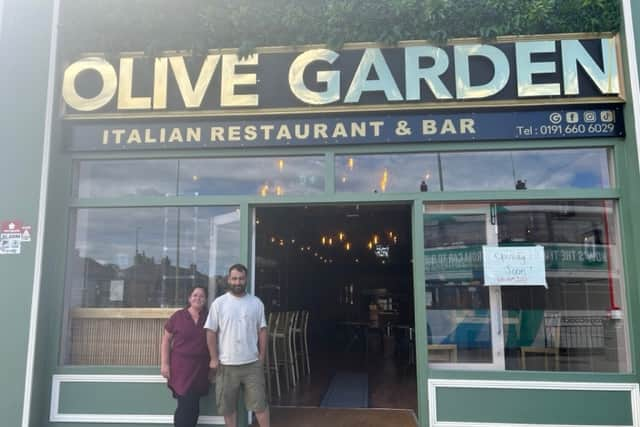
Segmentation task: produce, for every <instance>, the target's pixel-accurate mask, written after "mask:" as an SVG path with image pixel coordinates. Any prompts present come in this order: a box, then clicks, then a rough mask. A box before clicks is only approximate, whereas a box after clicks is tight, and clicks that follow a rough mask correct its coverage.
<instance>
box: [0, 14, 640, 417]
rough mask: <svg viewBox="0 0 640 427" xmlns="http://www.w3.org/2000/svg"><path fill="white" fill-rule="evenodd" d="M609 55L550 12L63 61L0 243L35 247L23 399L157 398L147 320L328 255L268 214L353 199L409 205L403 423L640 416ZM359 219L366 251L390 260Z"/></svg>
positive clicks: (621, 120)
mask: <svg viewBox="0 0 640 427" xmlns="http://www.w3.org/2000/svg"><path fill="white" fill-rule="evenodd" d="M634 7H635V6H634ZM638 13H640V12H638ZM54 22H55V21H54ZM635 28H637V25H636V27H635ZM5 30H6V28H5V29H3V31H5ZM3 41H4V39H3ZM54 43H55V42H54ZM53 45H54V46H55V44H53ZM627 55H628V53H627V50H626V43H625V38H624V37H622V36H616V35H612V34H609V35H607V34H605V35H602V34H598V35H593V34H579V35H576V34H567V35H556V36H539V37H538V36H536V37H530V38H524V37H517V38H509V37H505V38H500V39H498V40H496V41H493V42H483V41H480V40H457V41H452V42H451V43H449V44H448V45H447V46H431V45H429V44H427V43H424V42H408V43H403V44H400V45H399V46H396V47H392V48H389V47H385V48H383V47H380V46H376V45H372V44H367V45H347V46H345V47H344V48H343V49H341V50H339V51H337V50H331V49H328V48H318V47H305V48H298V49H264V50H259V51H258V52H257V54H255V55H253V56H251V57H248V58H246V59H244V60H242V61H241V60H239V59H238V58H237V55H236V54H235V52H211V53H210V54H209V55H208V56H206V57H199V58H195V59H192V58H190V57H188V56H187V55H182V54H180V53H175V54H166V55H163V56H159V57H157V58H144V57H140V56H130V55H129V56H128V55H122V56H120V57H118V58H116V59H113V58H111V57H109V58H105V57H103V56H85V57H80V58H75V59H74V60H72V61H71V62H69V63H63V64H59V68H58V71H57V72H55V73H54V72H53V71H52V72H51V75H50V81H49V84H50V85H51V84H52V83H53V85H54V86H53V87H52V89H50V91H51V95H50V98H49V102H50V105H48V108H49V111H48V112H46V113H45V112H44V111H43V112H42V113H41V115H42V116H43V117H47V116H48V117H49V118H50V121H49V122H48V124H47V126H48V128H47V127H45V134H44V135H43V137H44V138H45V139H47V140H48V141H49V144H50V146H49V147H48V148H47V145H45V146H44V147H45V149H43V150H41V151H42V156H43V157H45V158H46V162H45V164H47V165H48V166H49V167H50V173H48V174H47V175H48V179H47V180H45V181H43V184H41V185H43V186H44V187H43V188H44V189H43V190H42V191H44V194H45V195H46V200H47V202H46V213H45V212H42V213H41V215H40V220H39V221H44V222H41V223H37V221H38V219H36V218H35V217H34V218H32V219H29V217H28V216H25V217H24V218H26V219H22V218H20V217H11V218H7V219H10V220H13V221H12V222H13V224H14V227H15V226H16V224H18V225H17V226H18V227H19V229H20V231H21V233H22V234H24V232H27V233H28V234H29V233H31V232H32V231H35V233H34V235H35V236H38V237H37V238H34V239H33V241H29V240H28V239H27V238H22V237H20V242H19V245H18V246H17V249H16V248H15V247H9V246H7V247H6V248H4V249H3V251H4V252H5V254H4V255H3V256H2V259H1V260H2V262H3V265H4V263H5V262H8V261H7V260H15V259H18V260H21V261H22V260H25V258H26V256H27V255H30V256H31V255H33V257H34V258H35V259H36V262H35V263H34V265H35V266H36V267H34V268H32V269H31V272H32V274H33V275H34V276H35V277H36V279H34V280H37V281H38V285H37V291H38V292H37V298H34V303H35V304H36V305H35V307H37V310H35V312H34V313H35V316H36V317H37V321H36V320H34V319H33V317H34V314H32V315H31V316H30V318H31V324H32V327H31V328H30V330H29V332H28V333H27V332H26V331H25V332H24V334H19V335H20V336H25V337H27V339H26V340H25V342H26V343H27V344H28V345H27V348H29V349H30V350H27V351H25V353H24V354H25V355H26V358H25V359H26V360H27V368H26V372H27V375H25V377H26V378H27V381H25V384H26V386H25V393H24V401H25V408H28V409H27V411H26V412H27V413H29V412H30V417H31V421H30V422H29V423H27V424H23V425H62V426H64V425H87V426H89V425H101V424H105V423H118V424H122V425H151V424H163V423H164V424H169V423H170V415H169V414H170V412H171V408H172V405H173V404H172V402H171V399H170V397H169V395H168V393H167V392H166V389H165V387H164V384H163V380H162V378H161V377H160V376H159V375H158V372H157V366H156V365H157V360H156V359H157V358H158V354H157V351H156V350H157V346H158V342H156V341H154V340H155V339H156V335H154V331H157V330H158V329H159V328H160V327H161V325H162V324H163V321H164V319H166V317H167V316H168V314H169V313H171V312H172V311H173V310H175V308H176V307H179V306H181V304H182V302H183V301H184V298H185V292H186V290H187V289H188V288H189V287H190V286H191V285H193V284H204V285H206V286H208V288H209V290H210V293H211V294H212V295H213V294H219V292H220V291H221V289H222V288H223V283H224V274H225V272H226V267H227V266H228V265H230V264H231V263H233V262H236V261H240V262H242V263H244V264H246V265H248V266H250V271H251V272H252V283H251V287H252V291H254V292H256V293H258V294H259V292H261V289H263V291H262V292H266V290H265V289H267V286H266V284H267V283H262V282H261V279H260V276H259V272H258V270H260V266H261V265H262V266H264V265H268V263H267V262H266V261H264V260H265V259H267V258H269V256H270V251H276V250H277V249H276V248H277V246H281V247H285V246H291V247H294V246H295V247H294V249H296V250H299V251H300V253H301V255H299V256H300V257H301V259H302V257H303V255H302V254H304V253H305V252H316V253H315V254H314V255H315V256H316V257H318V253H320V255H323V254H324V256H325V258H324V259H322V258H321V260H322V261H323V264H330V263H333V261H334V258H331V257H329V256H328V255H326V254H327V253H328V252H326V253H323V252H321V249H322V248H321V246H320V245H325V241H324V240H323V241H322V243H319V238H320V236H318V241H316V244H317V245H318V247H317V248H316V247H313V248H312V247H311V244H312V243H308V244H307V242H305V243H304V244H303V242H302V240H300V238H299V237H297V236H296V237H297V238H296V239H294V238H293V236H291V235H282V236H276V234H275V233H272V234H271V235H268V236H267V235H266V234H265V235H264V236H263V235H262V234H261V229H260V224H261V220H262V221H264V217H263V213H264V212H267V210H268V209H280V210H279V211H278V212H279V213H280V212H281V213H282V214H281V215H282V216H284V219H283V221H284V222H285V223H290V224H291V227H292V228H293V224H294V223H295V221H296V218H294V217H293V215H297V214H301V212H303V211H302V210H304V209H309V210H314V209H332V208H338V207H345V206H346V207H348V208H349V209H352V210H358V211H359V210H360V209H362V210H363V211H364V210H366V209H367V208H368V207H373V208H385V207H390V206H400V207H402V209H404V210H405V212H407V213H408V215H407V227H408V229H409V234H408V235H402V234H400V237H399V238H400V240H401V241H403V240H404V241H409V242H410V244H409V247H408V255H406V256H405V257H404V259H403V261H402V262H404V263H405V264H406V265H407V266H409V267H408V271H409V274H410V278H409V282H410V283H411V286H410V289H408V290H406V293H407V295H410V297H409V298H408V299H406V300H403V301H405V303H406V304H408V305H410V308H408V309H407V310H408V312H410V313H411V316H410V317H411V318H412V319H411V320H410V321H409V322H410V324H409V325H408V326H409V328H410V329H411V334H412V337H411V344H412V346H413V347H412V348H411V349H410V352H411V353H412V354H414V357H415V359H414V363H415V383H416V394H417V398H416V401H417V407H416V410H417V416H418V419H419V423H420V425H422V426H466V425H486V426H493V425H496V426H498V425H513V424H518V423H519V424H525V425H576V426H582V425H589V426H605V425H606V426H608V425H621V426H636V425H640V406H638V405H639V404H640V391H639V389H638V376H637V368H636V366H637V363H638V351H637V349H636V346H637V344H636V343H635V340H634V334H633V331H634V330H635V325H636V323H637V317H638V316H637V313H636V311H637V310H636V309H635V307H636V306H637V302H638V289H637V286H635V283H636V282H637V279H638V277H639V272H638V270H637V259H638V256H637V245H638V244H640V239H639V231H638V228H637V224H634V219H635V216H636V215H635V214H634V212H635V211H636V210H637V208H638V207H639V206H640V199H639V198H638V196H637V194H636V193H637V192H636V191H635V184H636V183H637V182H639V178H638V155H637V145H636V136H635V130H636V129H635V122H636V119H635V116H634V114H633V105H632V98H633V94H634V89H633V81H634V80H633V76H630V73H629V72H628V70H627V66H626V64H628V58H627ZM54 58H55V55H54ZM636 71H637V70H636ZM631 74H632V73H631ZM54 118H55V119H54ZM25 161H26V160H25ZM25 161H22V163H24V162H25ZM45 171H46V169H45ZM33 187H34V189H33V190H32V191H33V193H34V195H35V193H37V191H35V188H36V187H37V188H40V187H39V186H38V185H37V184H36V183H35V182H33ZM21 200H22V199H21ZM41 203H42V201H41ZM16 204H17V205H25V206H26V205H27V203H26V202H25V201H17V202H16ZM287 212H290V213H289V214H288V213H287ZM322 212H328V210H326V211H322ZM287 215H292V216H291V217H290V218H288V217H287ZM351 216H355V214H353V213H351ZM21 219H22V221H18V220H21ZM36 225H38V227H36ZM313 225H314V224H313V223H307V224H306V227H307V228H313ZM29 226H33V228H29ZM40 229H44V230H45V231H46V232H45V234H44V235H43V234H39V233H41V231H40ZM339 229H340V224H338V226H337V227H336V228H335V230H334V231H335V232H336V233H337V232H338V231H340V230H339ZM374 231H376V230H374ZM377 231H379V232H380V234H379V235H373V236H371V240H370V241H369V242H365V243H368V245H369V249H370V253H369V255H366V256H369V258H370V259H373V260H375V261H376V262H379V263H381V264H385V262H388V263H389V264H392V260H393V253H394V248H395V246H394V245H396V244H397V243H398V242H397V241H396V239H395V238H394V237H396V238H397V237H398V234H394V233H395V231H394V232H388V230H386V229H382V228H381V229H379V230H377ZM385 233H386V234H385ZM7 234H11V233H9V232H7ZM348 235H349V233H347V236H348ZM265 236H267V237H270V238H271V239H272V240H271V243H273V244H274V246H273V248H272V249H269V246H268V243H269V242H268V241H267V242H266V244H264V245H262V244H261V240H260V239H261V238H263V237H265ZM9 237H11V236H9ZM280 237H282V239H280ZM285 237H286V238H285ZM326 238H327V239H330V238H333V239H335V240H336V242H337V241H338V240H339V241H340V242H341V244H343V246H344V250H346V251H350V250H351V248H350V246H347V243H350V242H347V241H345V242H344V243H342V236H339V237H338V234H336V235H332V236H329V235H327V236H326ZM322 239H325V236H323V237H322ZM6 240H8V242H7V245H9V243H11V242H9V240H11V239H9V238H7V239H6ZM14 240H15V239H14ZM365 240H366V239H365ZM263 243H264V242H263ZM36 244H37V245H36ZM354 244H355V241H354ZM36 248H39V251H40V252H38V251H37V250H36ZM12 251H13V253H12ZM30 251H33V252H30ZM38 253H39V255H38ZM343 253H344V252H343ZM390 254H391V255H390ZM309 256H311V255H309ZM363 256H364V255H363ZM38 257H41V260H40V259H39V258H38ZM361 259H362V260H363V262H364V258H360V257H359V258H353V264H352V265H348V264H346V263H345V261H344V259H343V261H341V262H342V263H343V264H342V266H343V268H345V269H354V270H356V269H357V268H358V267H357V265H356V264H357V263H360V260H361ZM40 263H41V271H38V270H39V269H40V267H38V265H39V264H40ZM7 265H8V264H7ZM15 268H18V267H15ZM21 268H24V267H21ZM16 274H17V273H16ZM276 284H277V283H276ZM339 286H342V284H340V285H339ZM351 286H352V287H351V288H350V291H347V294H349V292H350V298H351V304H353V294H354V291H353V285H351ZM356 287H357V285H356ZM365 290H366V291H369V293H366V292H363V294H366V295H373V293H372V292H371V291H373V290H374V289H373V285H372V286H371V287H370V288H368V289H365ZM34 295H35V294H34ZM394 296H395V295H394ZM343 297H344V295H342V296H341V297H340V298H343ZM291 299H292V300H293V298H291ZM388 300H389V298H387V299H386V301H388ZM344 301H345V299H344V298H343V299H342V300H339V304H343V303H344ZM388 304H390V305H391V302H388ZM274 305H276V306H278V305H279V306H280V307H282V308H283V309H285V308H291V307H286V306H285V305H284V304H281V303H280V302H278V304H275V303H274ZM22 315H23V316H24V315H25V313H23V314H22ZM33 322H36V323H33ZM389 325H391V322H390V323H389ZM3 357H4V356H3ZM16 371H20V372H22V370H21V369H16ZM211 406H212V405H211V402H208V403H207V405H205V415H204V416H203V417H202V418H201V424H203V425H220V424H222V419H221V417H219V416H218V415H216V414H215V411H214V410H213V408H212V407H211ZM29 410H30V411H29ZM21 417H22V418H21V419H22V420H23V423H24V422H25V421H24V420H25V419H26V418H25V416H24V415H21Z"/></svg>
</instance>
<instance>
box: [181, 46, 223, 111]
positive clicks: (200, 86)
mask: <svg viewBox="0 0 640 427" xmlns="http://www.w3.org/2000/svg"><path fill="white" fill-rule="evenodd" d="M219 61H220V55H208V56H207V57H206V58H205V60H204V62H203V63H202V67H201V68H200V74H199V75H198V79H197V80H196V84H195V86H192V85H191V79H190V78H189V73H188V72H187V66H186V65H185V63H184V57H183V56H171V57H169V64H170V65H171V69H172V70H173V74H174V75H175V77H176V82H177V83H178V89H179V90H180V95H182V100H183V101H184V106H185V107H187V108H198V107H200V105H201V104H202V99H203V98H204V94H205V92H206V91H207V88H208V87H209V83H211V78H212V77H213V73H214V71H215V70H216V68H217V66H218V62H219Z"/></svg>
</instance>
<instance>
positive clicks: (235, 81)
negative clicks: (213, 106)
mask: <svg viewBox="0 0 640 427" xmlns="http://www.w3.org/2000/svg"><path fill="white" fill-rule="evenodd" d="M236 65H258V54H253V55H251V56H249V57H247V58H244V59H239V58H238V55H236V54H235V53H230V54H225V55H222V78H221V81H222V83H221V88H220V105H221V106H222V107H257V106H258V95H257V94H255V93H252V94H243V95H236V93H235V88H236V86H250V85H255V84H256V82H257V80H258V78H257V75H256V74H255V73H245V74H236Z"/></svg>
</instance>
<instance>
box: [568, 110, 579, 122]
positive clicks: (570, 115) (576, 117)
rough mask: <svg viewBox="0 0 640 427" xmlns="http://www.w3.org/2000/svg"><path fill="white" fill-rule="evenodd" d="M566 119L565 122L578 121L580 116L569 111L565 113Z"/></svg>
mask: <svg viewBox="0 0 640 427" xmlns="http://www.w3.org/2000/svg"><path fill="white" fill-rule="evenodd" d="M566 120H567V123H578V121H579V120H580V116H579V115H578V113H577V112H575V111H569V112H568V113H567V114H566Z"/></svg>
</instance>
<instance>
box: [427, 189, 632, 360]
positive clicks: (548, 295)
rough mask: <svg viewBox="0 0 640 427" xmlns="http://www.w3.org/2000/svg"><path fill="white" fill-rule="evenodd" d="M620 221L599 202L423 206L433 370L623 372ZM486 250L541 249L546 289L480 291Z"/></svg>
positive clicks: (624, 332) (612, 208) (625, 345)
mask: <svg viewBox="0 0 640 427" xmlns="http://www.w3.org/2000/svg"><path fill="white" fill-rule="evenodd" d="M616 218H617V216H616V210H615V205H614V203H613V202H611V201H605V200H593V201H591V200H590V201H567V202H556V201H546V202H527V201H524V202H505V203H487V204H475V205H470V204H460V203H431V204H429V203H427V204H426V214H425V216H424V236H425V247H424V251H425V252H424V255H425V267H424V268H425V290H426V297H427V301H426V302H427V332H428V337H427V342H428V351H429V353H430V355H429V361H430V363H434V364H442V363H449V364H451V363H457V364H464V363H467V364H468V363H476V364H477V363H485V364H486V365H485V367H488V366H489V363H493V365H491V366H492V367H493V368H500V369H502V368H506V369H514V370H548V371H594V372H628V371H629V346H628V343H629V341H628V331H627V329H626V328H627V325H626V323H625V321H624V320H623V319H622V318H623V317H624V316H621V315H619V314H620V313H624V307H625V306H626V301H625V299H624V281H623V277H622V276H623V275H622V271H623V269H622V259H621V255H620V254H621V248H620V242H619V236H618V232H619V230H618V225H617V221H616ZM485 244H487V245H490V246H495V245H499V246H502V247H509V246H513V247H519V246H533V245H540V246H542V247H543V248H544V254H545V260H544V269H545V278H546V283H547V287H543V286H529V285H527V286H524V285H517V284H516V283H514V284H513V285H511V286H501V287H492V288H491V289H489V288H488V287H486V286H484V264H483V255H482V245H485ZM494 321H495V322H498V321H499V322H500V323H496V324H497V325H498V328H497V330H494V331H493V332H491V327H492V323H494ZM491 351H493V357H494V359H493V360H492V359H491Z"/></svg>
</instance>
